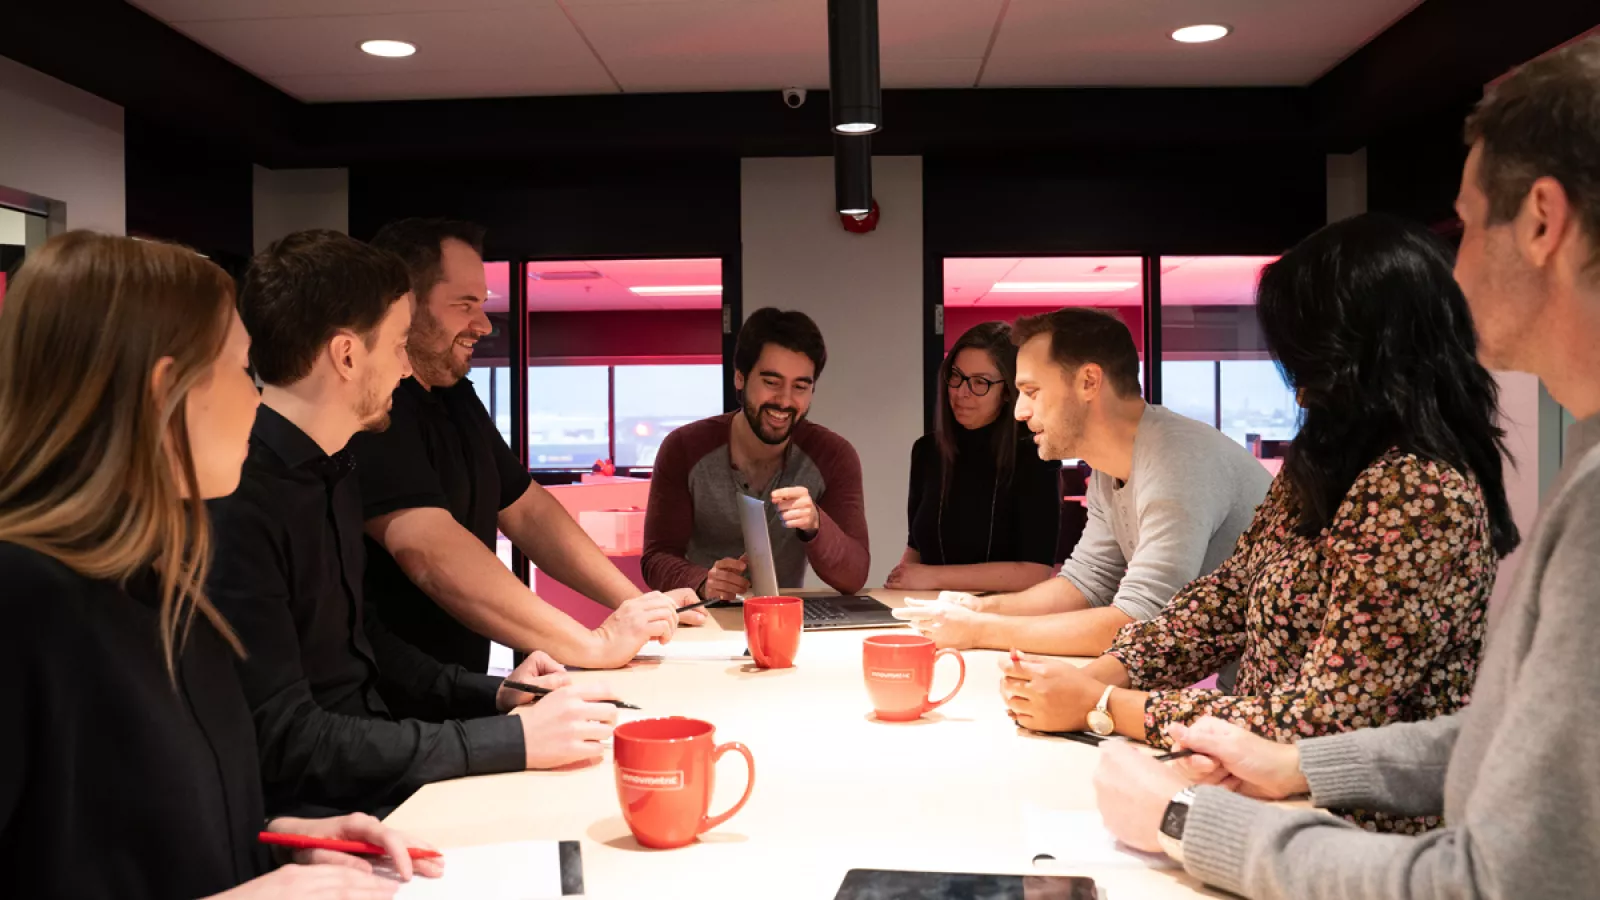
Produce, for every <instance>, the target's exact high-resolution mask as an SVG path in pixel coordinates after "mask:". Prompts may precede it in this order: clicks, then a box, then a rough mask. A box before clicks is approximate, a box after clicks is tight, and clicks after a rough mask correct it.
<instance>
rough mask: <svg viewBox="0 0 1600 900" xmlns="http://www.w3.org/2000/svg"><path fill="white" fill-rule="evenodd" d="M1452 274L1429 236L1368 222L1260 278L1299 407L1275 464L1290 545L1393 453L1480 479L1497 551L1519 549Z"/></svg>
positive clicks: (1311, 243)
mask: <svg viewBox="0 0 1600 900" xmlns="http://www.w3.org/2000/svg"><path fill="white" fill-rule="evenodd" d="M1452 269H1453V260H1452V258H1451V253H1450V250H1449V249H1448V248H1447V247H1446V246H1445V245H1444V244H1443V243H1442V242H1440V240H1439V239H1438V238H1437V237H1435V236H1434V235H1433V234H1432V233H1431V232H1429V231H1428V230H1427V229H1425V228H1423V227H1422V226H1420V225H1415V224H1412V223H1410V222H1406V221H1403V220H1401V219H1396V218H1393V217H1390V216H1384V215H1378V214H1371V213H1369V214H1365V215H1360V216H1355V217H1353V218H1349V219H1345V220H1344V221H1342V222H1337V223H1335V224H1333V225H1329V226H1328V227H1326V228H1324V229H1322V230H1321V231H1318V232H1317V233H1315V234H1313V235H1311V236H1310V237H1308V238H1306V239H1305V240H1303V241H1301V242H1300V243H1299V245H1297V246H1296V247H1295V248H1294V249H1293V250H1290V251H1289V252H1288V253H1286V254H1284V255H1283V258H1282V259H1280V260H1278V261H1277V262H1274V263H1272V264H1271V265H1268V266H1267V267H1266V268H1265V269H1263V270H1262V273H1261V286H1260V289H1259V291H1258V292H1257V300H1256V304H1257V305H1256V314H1257V316H1258V317H1259V318H1260V320H1261V330H1262V333H1263V334H1264V336H1265V337H1266V342H1267V347H1268V349H1270V350H1271V351H1272V355H1273V358H1275V359H1276V360H1277V361H1278V365H1279V367H1280V368H1281V369H1282V371H1283V374H1284V377H1285V378H1286V379H1287V380H1288V382H1289V385H1290V386H1291V387H1293V388H1294V389H1296V390H1297V391H1299V392H1300V398H1301V404H1302V405H1303V406H1304V407H1305V411H1304V413H1303V414H1302V422H1301V425H1300V433H1299V435H1298V436H1297V437H1296V438H1295V439H1294V442H1293V444H1291V445H1290V448H1289V453H1288V456H1287V458H1286V460H1285V462H1284V467H1283V477H1284V478H1285V479H1286V480H1287V482H1288V485H1289V489H1290V490H1291V491H1292V492H1293V496H1294V499H1295V501H1296V505H1297V506H1298V510H1299V517H1300V522H1299V532H1300V534H1302V535H1307V536H1312V535H1316V534H1318V533H1320V532H1321V531H1322V530H1323V529H1325V528H1327V527H1328V523H1329V522H1330V521H1332V519H1333V516H1334V514H1335V513H1336V512H1337V511H1338V509H1339V505H1340V504H1341V503H1342V502H1343V499H1344V496H1345V494H1346V493H1348V492H1349V490H1350V485H1352V484H1353V483H1355V479H1356V476H1357V475H1359V474H1360V473H1361V471H1362V470H1363V469H1365V468H1366V467H1367V466H1369V465H1371V464H1372V461H1373V460H1375V459H1377V458H1378V457H1379V456H1380V455H1382V454H1383V453H1384V452H1385V451H1387V450H1389V449H1390V448H1391V447H1398V448H1399V449H1400V450H1401V451H1402V452H1405V453H1414V454H1416V455H1417V456H1420V457H1422V458H1424V459H1429V460H1433V461H1436V462H1439V463H1443V464H1446V465H1449V466H1451V467H1452V468H1455V469H1456V470H1457V471H1460V472H1462V473H1463V474H1470V475H1471V476H1472V477H1473V478H1475V479H1477V482H1478V486H1479V487H1480V488H1481V489H1482V491H1483V497H1484V501H1485V503H1486V504H1487V506H1488V512H1489V525H1490V536H1491V538H1492V540H1493V543H1494V549H1495V551H1496V552H1497V553H1499V554H1500V555H1501V556H1504V555H1505V554H1507V553H1510V552H1511V551H1512V550H1514V549H1516V546H1517V542H1518V539H1519V538H1518V535H1517V526H1516V523H1515V522H1514V521H1513V520H1512V518H1511V507H1510V505H1509V504H1508V503H1507V502H1506V492H1505V479H1504V477H1503V475H1502V472H1501V469H1502V454H1505V452H1506V449H1505V432H1504V431H1503V430H1501V428H1500V426H1499V425H1498V424H1497V419H1498V415H1499V410H1498V406H1497V402H1498V398H1499V388H1498V387H1497V386H1496V384H1495V381H1494V378H1493V377H1492V376H1490V374H1489V372H1488V370H1486V369H1484V367H1483V366H1482V365H1481V364H1479V362H1478V355H1477V338H1476V336H1475V335H1474V333H1473V330H1472V317H1471V315H1470V314H1469V313H1468V311H1467V301H1466V298H1465V297H1463V296H1462V294H1461V288H1460V287H1458V286H1457V285H1456V281H1455V277H1454V275H1453V273H1452Z"/></svg>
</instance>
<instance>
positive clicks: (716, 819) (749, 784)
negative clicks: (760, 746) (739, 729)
mask: <svg viewBox="0 0 1600 900" xmlns="http://www.w3.org/2000/svg"><path fill="white" fill-rule="evenodd" d="M729 750H737V751H739V752H740V753H742V754H744V762H745V765H746V766H749V767H750V778H749V780H748V781H746V782H745V785H744V796H743V797H740V798H739V802H738V803H735V804H734V805H733V808H732V809H730V810H728V811H727V812H725V813H723V814H722V815H720V816H707V817H705V818H703V819H701V820H700V830H699V831H697V832H695V834H705V833H706V832H708V831H710V830H711V829H713V828H715V827H717V826H718V825H721V824H722V823H723V822H726V821H728V820H729V819H731V818H733V814H734V813H736V812H738V811H739V810H741V809H744V804H745V801H746V800H749V799H750V791H751V790H752V789H754V788H755V786H756V758H755V757H754V756H751V755H750V748H749V747H746V746H745V745H743V744H741V743H739V742H737V741H735V742H733V743H731V744H718V745H717V748H716V749H715V750H712V751H711V768H713V769H715V768H716V767H717V760H719V759H721V758H722V754H724V753H727V752H728V751H729Z"/></svg>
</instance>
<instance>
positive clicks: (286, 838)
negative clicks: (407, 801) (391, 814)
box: [256, 831, 443, 859]
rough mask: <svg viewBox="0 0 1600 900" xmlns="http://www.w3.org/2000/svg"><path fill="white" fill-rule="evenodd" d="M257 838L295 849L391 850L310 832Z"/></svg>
mask: <svg viewBox="0 0 1600 900" xmlns="http://www.w3.org/2000/svg"><path fill="white" fill-rule="evenodd" d="M256 839H257V840H259V841H260V842H261V843H263V844H276V845H277V846H279V847H292V848H294V849H295V850H337V851H339V852H340V853H359V854H361V855H363V856H388V855H389V851H388V850H385V849H383V848H382V847H379V846H378V845H377V844H369V843H367V842H366V841H345V840H340V839H338V838H322V837H312V836H311V835H309V834H280V833H278V832H276V831H263V832H261V833H260V834H258V835H256ZM406 852H407V853H409V854H411V858H412V859H438V858H439V857H440V856H441V855H443V854H441V853H440V852H439V851H437V850H422V849H419V848H416V847H407V848H406Z"/></svg>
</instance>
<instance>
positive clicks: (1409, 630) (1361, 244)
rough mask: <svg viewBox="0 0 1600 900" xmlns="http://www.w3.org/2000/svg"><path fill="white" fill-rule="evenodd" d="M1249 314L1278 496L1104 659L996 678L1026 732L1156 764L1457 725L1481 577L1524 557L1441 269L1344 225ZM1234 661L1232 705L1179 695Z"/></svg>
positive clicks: (1480, 631) (1395, 232)
mask: <svg viewBox="0 0 1600 900" xmlns="http://www.w3.org/2000/svg"><path fill="white" fill-rule="evenodd" d="M1257 303H1258V315H1259V317H1260V320H1261V327H1262V331H1263V333H1264V334H1265V336H1266V341H1267V346H1268V347H1269V348H1270V349H1271V351H1272V354H1273V356H1274V357H1275V358H1276V359H1277V360H1278V363H1279V365H1280V366H1281V367H1282V369H1283V372H1284V375H1285V376H1286V377H1287V378H1288V380H1289V384H1290V385H1291V386H1292V387H1293V388H1294V389H1295V391H1296V392H1297V394H1298V396H1299V398H1300V404H1301V406H1302V407H1304V415H1303V421H1302V424H1301V429H1300V434H1299V436H1298V437H1296V438H1295V441H1294V443H1293V445H1292V446H1291V449H1290V452H1289V456H1288V459H1287V461H1286V463H1285V465H1284V469H1283V472H1282V474H1281V475H1280V476H1279V478H1278V479H1277V481H1276V482H1275V483H1274V484H1273V486H1272V490H1271V491H1270V492H1269V493H1268V495H1267V499H1266V502H1265V503H1263V504H1262V506H1261V508H1260V510H1259V511H1258V512H1257V514H1256V518H1255V520H1254V522H1253V523H1252V524H1251V526H1250V529H1249V531H1247V532H1246V533H1245V535H1244V536H1243V537H1242V538H1241V539H1240V542H1239V546H1238V549H1237V550H1236V551H1235V552H1234V554H1233V556H1232V557H1230V558H1229V559H1228V561H1227V562H1225V563H1223V564H1222V566H1221V567H1219V568H1218V569H1217V570H1216V571H1215V572H1213V573H1212V574H1211V575H1209V576H1207V577H1205V578H1201V579H1199V580H1197V581H1195V582H1193V583H1192V584H1190V585H1189V586H1188V587H1187V588H1185V589H1184V590H1183V591H1181V592H1180V593H1179V594H1178V596H1177V597H1174V598H1173V601H1172V603H1171V604H1170V605H1169V606H1168V607H1167V611H1166V612H1165V613H1164V614H1162V615H1161V616H1159V617H1157V618H1155V619H1151V620H1150V621H1147V622H1141V623H1137V624H1135V625H1131V626H1128V627H1127V628H1124V629H1123V630H1122V632H1121V633H1120V634H1119V636H1118V637H1117V640H1116V642H1115V643H1113V644H1112V646H1111V649H1110V650H1108V651H1107V652H1106V654H1105V655H1104V656H1102V657H1100V658H1099V659H1098V660H1096V661H1095V662H1093V663H1091V664H1090V665H1089V666H1087V667H1085V668H1084V669H1083V670H1082V671H1080V670H1078V669H1076V668H1073V667H1071V666H1070V665H1066V664H1059V663H1055V662H1053V661H1045V660H1041V659H1036V658H1031V657H1030V658H1025V659H1022V660H1020V661H1010V662H1008V663H1007V665H1006V669H1007V676H1008V679H1007V682H1006V685H1005V687H1004V688H1003V690H1004V692H1005V695H1006V702H1007V705H1008V706H1009V707H1010V709H1011V711H1012V713H1013V715H1014V716H1015V717H1016V719H1017V721H1018V722H1019V723H1020V724H1022V725H1023V726H1024V727H1028V728H1034V729H1038V730H1044V731H1054V730H1059V729H1076V728H1083V727H1084V726H1085V725H1086V724H1088V725H1090V726H1091V727H1095V729H1096V730H1098V731H1103V732H1106V733H1109V732H1110V731H1112V730H1115V731H1117V732H1120V733H1122V734H1126V735H1129V736H1131V737H1134V738H1137V739H1140V740H1147V741H1149V742H1150V743H1153V744H1158V745H1166V744H1168V743H1169V741H1170V738H1169V736H1168V733H1167V732H1168V729H1169V728H1170V727H1171V726H1173V725H1175V724H1182V725H1188V724H1191V723H1193V722H1194V721H1195V720H1197V719H1199V718H1200V717H1201V716H1206V715H1211V716H1216V717H1218V718H1221V719H1224V720H1227V721H1231V722H1233V723H1235V724H1238V725H1240V726H1243V727H1245V728H1248V729H1250V730H1252V731H1254V732H1257V733H1258V734H1262V735H1265V736H1267V737H1270V738H1273V739H1275V740H1295V739H1297V738H1300V737H1309V736H1314V735H1322V734H1330V733H1334V732H1340V731H1348V730H1351V729H1354V728H1361V727H1368V726H1375V725H1382V724H1384V723H1386V722H1405V721H1417V720H1421V719H1430V718H1433V717H1434V716H1439V715H1444V714H1447V713H1452V712H1455V711H1456V710H1459V709H1461V708H1462V707H1464V706H1465V705H1466V703H1467V699H1468V695H1469V692H1470V691H1471V689H1472V682H1473V677H1474V675H1475V674H1476V672H1477V668H1478V661H1479V656H1480V653H1481V651H1482V643H1483V636H1484V628H1485V624H1486V618H1487V613H1488V603H1489V595H1490V593H1491V591H1492V590H1493V588H1494V575H1495V568H1496V565H1497V560H1498V559H1499V558H1500V557H1503V556H1505V555H1506V554H1508V553H1510V552H1511V551H1512V550H1513V549H1515V548H1516V546H1517V541H1518V535H1517V527H1516V525H1515V523H1514V522H1513V521H1512V517H1511V509H1510V506H1509V505H1508V503H1507V502H1506V494H1505V481H1504V477H1503V474H1502V471H1501V469H1502V464H1501V460H1502V456H1503V455H1504V453H1505V447H1504V441H1503V436H1504V432H1502V430H1501V429H1500V427H1499V425H1498V424H1497V421H1496V420H1497V417H1498V410H1497V390H1496V387H1495V382H1494V380H1493V378H1492V377H1491V376H1490V375H1489V373H1488V371H1486V370H1485V369H1484V368H1483V366H1482V365H1481V364H1479V362H1478V360H1477V354H1476V349H1477V348H1476V339H1475V337H1474V334H1473V330H1472V320H1471V318H1470V317H1469V315H1468V311H1467V305H1466V300H1465V298H1464V297H1463V296H1462V294H1461V289H1460V288H1459V287H1458V286H1457V285H1456V282H1455V279H1454V277H1453V275H1452V259H1451V254H1450V252H1449V250H1448V249H1447V248H1445V247H1444V246H1443V245H1442V244H1441V243H1440V242H1439V240H1438V239H1437V238H1435V237H1434V236H1433V235H1432V234H1430V233H1429V232H1428V231H1426V230H1425V229H1423V228H1421V227H1419V226H1416V225H1412V224H1409V223H1406V222H1403V221H1400V220H1398V219H1393V218H1389V217H1385V216H1379V215H1363V216H1357V217H1355V218H1352V219H1347V220H1345V221H1343V222H1339V223H1337V224H1334V225H1330V226H1328V227H1327V228H1324V229H1322V230H1321V231H1319V232H1317V233H1316V234H1314V235H1312V236H1311V237H1309V238H1307V239H1306V240H1305V241H1303V242H1302V243H1301V244H1300V245H1299V246H1297V247H1295V248H1294V249H1293V250H1291V251H1290V252H1289V253H1287V254H1285V255H1284V257H1283V258H1282V259H1281V260H1279V261H1277V262H1275V263H1273V264H1271V265H1270V266H1268V267H1267V268H1266V269H1265V270H1264V272H1263V273H1262V276H1261V285H1260V290H1259V293H1258V299H1257ZM1233 661H1238V663H1239V673H1238V679H1237V682H1236V683H1235V686H1234V690H1233V693H1232V694H1225V693H1222V692H1220V691H1216V690H1200V689H1195V688H1191V687H1187V685H1192V684H1194V683H1195V682H1196V681H1198V680H1199V679H1201V678H1203V677H1205V676H1206V675H1209V674H1210V673H1212V672H1215V671H1217V670H1218V669H1219V668H1221V667H1222V666H1223V665H1225V664H1227V663H1229V662H1233ZM1348 814H1349V815H1350V816H1351V817H1352V818H1355V819H1357V820H1360V821H1363V822H1366V823H1367V824H1368V825H1370V826H1372V827H1375V828H1377V829H1379V830H1404V831H1416V830H1421V829H1424V828H1428V827H1432V826H1434V825H1436V824H1438V823H1437V819H1432V818H1407V817H1397V816H1393V815H1386V814H1378V813H1359V812H1355V811H1348Z"/></svg>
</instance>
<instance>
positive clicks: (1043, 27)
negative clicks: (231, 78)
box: [134, 0, 1418, 99]
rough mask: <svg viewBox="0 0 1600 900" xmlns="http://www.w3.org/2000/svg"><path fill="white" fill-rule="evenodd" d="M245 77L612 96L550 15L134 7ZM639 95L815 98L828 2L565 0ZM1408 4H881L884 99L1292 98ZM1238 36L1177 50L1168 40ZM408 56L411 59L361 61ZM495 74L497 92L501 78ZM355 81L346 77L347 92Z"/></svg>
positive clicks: (223, 1)
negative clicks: (1197, 92) (1209, 91)
mask: <svg viewBox="0 0 1600 900" xmlns="http://www.w3.org/2000/svg"><path fill="white" fill-rule="evenodd" d="M134 2H135V3H136V5H138V6H140V7H141V8H143V9H145V10H147V11H149V12H150V13H151V14H152V15H155V16H157V17H158V18H162V19H163V20H165V21H168V22H170V23H172V24H173V25H174V26H175V27H177V28H179V30H181V31H183V32H185V33H187V34H189V35H190V36H191V37H193V38H194V39H195V40H197V41H199V42H201V43H202V44H205V45H206V46H208V47H210V48H211V49H212V50H214V51H216V52H217V53H219V54H221V55H222V56H224V57H226V58H228V59H230V60H233V61H234V62H235V63H238V64H239V65H241V66H242V67H243V68H245V69H247V70H249V71H251V72H253V73H255V74H256V75H258V76H261V77H263V78H266V79H267V80H269V81H272V82H274V83H276V84H279V85H280V86H282V87H284V88H285V89H287V90H290V91H291V92H293V93H295V94H297V95H299V96H307V97H317V98H319V99H334V98H337V99H361V98H362V97H363V96H364V95H362V94H361V93H360V92H361V91H370V94H368V95H365V96H367V97H370V99H393V98H397V97H401V96H406V94H405V91H407V90H414V91H416V92H417V93H416V94H415V96H418V97H422V96H428V97H435V96H510V95H516V94H519V93H531V94H550V93H590V92H594V91H602V90H609V89H611V88H612V87H613V85H612V84H611V83H610V81H609V79H608V78H607V77H606V76H605V73H604V71H603V70H602V69H601V68H600V65H599V64H598V63H597V62H596V61H595V60H594V59H593V53H591V51H590V50H589V48H588V47H586V46H585V45H584V43H583V40H582V37H580V35H579V33H578V30H577V29H575V28H573V27H572V22H570V21H568V19H567V14H566V13H564V12H563V11H562V9H561V4H560V3H558V2H557V0H134ZM561 2H562V3H564V4H565V6H566V8H567V10H568V11H569V12H570V13H571V15H572V17H573V19H574V20H575V21H576V22H577V24H578V25H579V26H580V27H581V28H582V29H583V32H584V34H585V35H586V36H587V37H588V38H589V40H590V41H591V42H592V43H593V45H594V48H595V50H594V51H593V52H596V53H598V54H599V55H600V56H601V58H602V59H604V61H605V64H606V65H607V66H609V67H610V69H611V71H612V72H613V73H614V74H615V75H616V78H617V80H618V81H620V82H621V84H622V86H623V88H624V89H626V90H628V91H632V92H663V91H736V90H776V89H778V88H781V87H786V86H789V85H797V86H801V87H807V88H813V89H820V88H824V87H826V86H827V82H828V46H827V4H826V0H561ZM1417 2H1418V0H1341V2H1339V3H1330V2H1327V0H1204V2H1203V3H1202V2H1197V0H1010V4H1009V6H1005V0H880V6H879V21H880V32H881V38H882V45H883V49H882V54H881V57H882V61H883V63H882V64H883V82H884V85H885V86H886V87H889V88H917V87H967V86H971V84H972V82H973V80H974V79H975V78H976V73H977V71H978V67H979V66H980V65H982V62H981V61H982V58H983V55H984V53H985V51H986V49H987V48H988V43H989V38H990V36H991V34H992V33H993V32H994V28H995V22H996V19H997V17H998V16H999V14H1000V10H1001V8H1002V7H1005V8H1006V10H1007V11H1006V15H1005V19H1004V23H1003V25H1002V26H1001V28H1000V31H999V34H998V36H997V40H996V43H995V46H994V50H993V54H992V56H991V58H990V59H989V61H988V65H987V66H986V67H985V68H984V69H983V73H984V75H983V82H982V84H981V85H980V86H981V87H1009V86H1017V87H1024V86H1027V87H1033V86H1055V85H1059V86H1092V85H1118V86H1143V85H1149V86H1158V85H1173V86H1177V85H1186V86H1203V85H1218V86H1221V85H1302V84H1307V83H1309V82H1310V81H1312V80H1314V79H1315V78H1317V77H1318V76H1319V75H1321V74H1322V73H1324V72H1326V71H1327V70H1328V69H1330V68H1332V67H1333V66H1334V65H1336V64H1337V63H1338V62H1339V61H1340V60H1342V59H1344V58H1345V57H1347V56H1348V55H1349V54H1351V53H1352V52H1354V51H1355V50H1357V49H1359V48H1360V47H1361V46H1362V45H1363V44H1364V43H1365V42H1366V41H1368V40H1370V39H1371V38H1372V37H1373V36H1374V35H1376V34H1378V33H1379V32H1381V31H1382V30H1383V29H1384V28H1385V27H1387V26H1388V25H1389V24H1390V23H1392V22H1393V21H1394V20H1396V19H1398V18H1399V17H1401V16H1402V15H1404V14H1405V13H1406V12H1408V11H1409V10H1410V9H1412V8H1413V7H1414V6H1415V5H1416V4H1417ZM1201 21H1213V22H1221V23H1223V24H1227V25H1230V26H1232V27H1233V28H1234V33H1233V34H1232V35H1230V36H1229V37H1227V38H1224V39H1223V40H1222V41H1220V42H1217V43H1214V44H1201V45H1184V44H1178V43H1176V42H1174V41H1172V40H1171V39H1170V38H1169V36H1168V35H1169V34H1170V33H1171V31H1172V30H1173V29H1174V28H1177V27H1179V26H1182V25H1191V24H1197V23H1199V22H1201ZM379 37H382V38H392V39H398V40H408V41H411V42H413V43H415V44H417V45H418V48H419V49H418V53H417V55H416V56H415V57H411V58H409V59H403V60H381V59H376V58H373V57H368V56H366V55H364V54H362V53H360V51H359V50H358V48H357V45H358V44H359V43H360V42H361V41H363V40H368V39H372V38H379ZM496 73H499V75H500V77H498V78H496ZM345 76H349V77H345Z"/></svg>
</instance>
